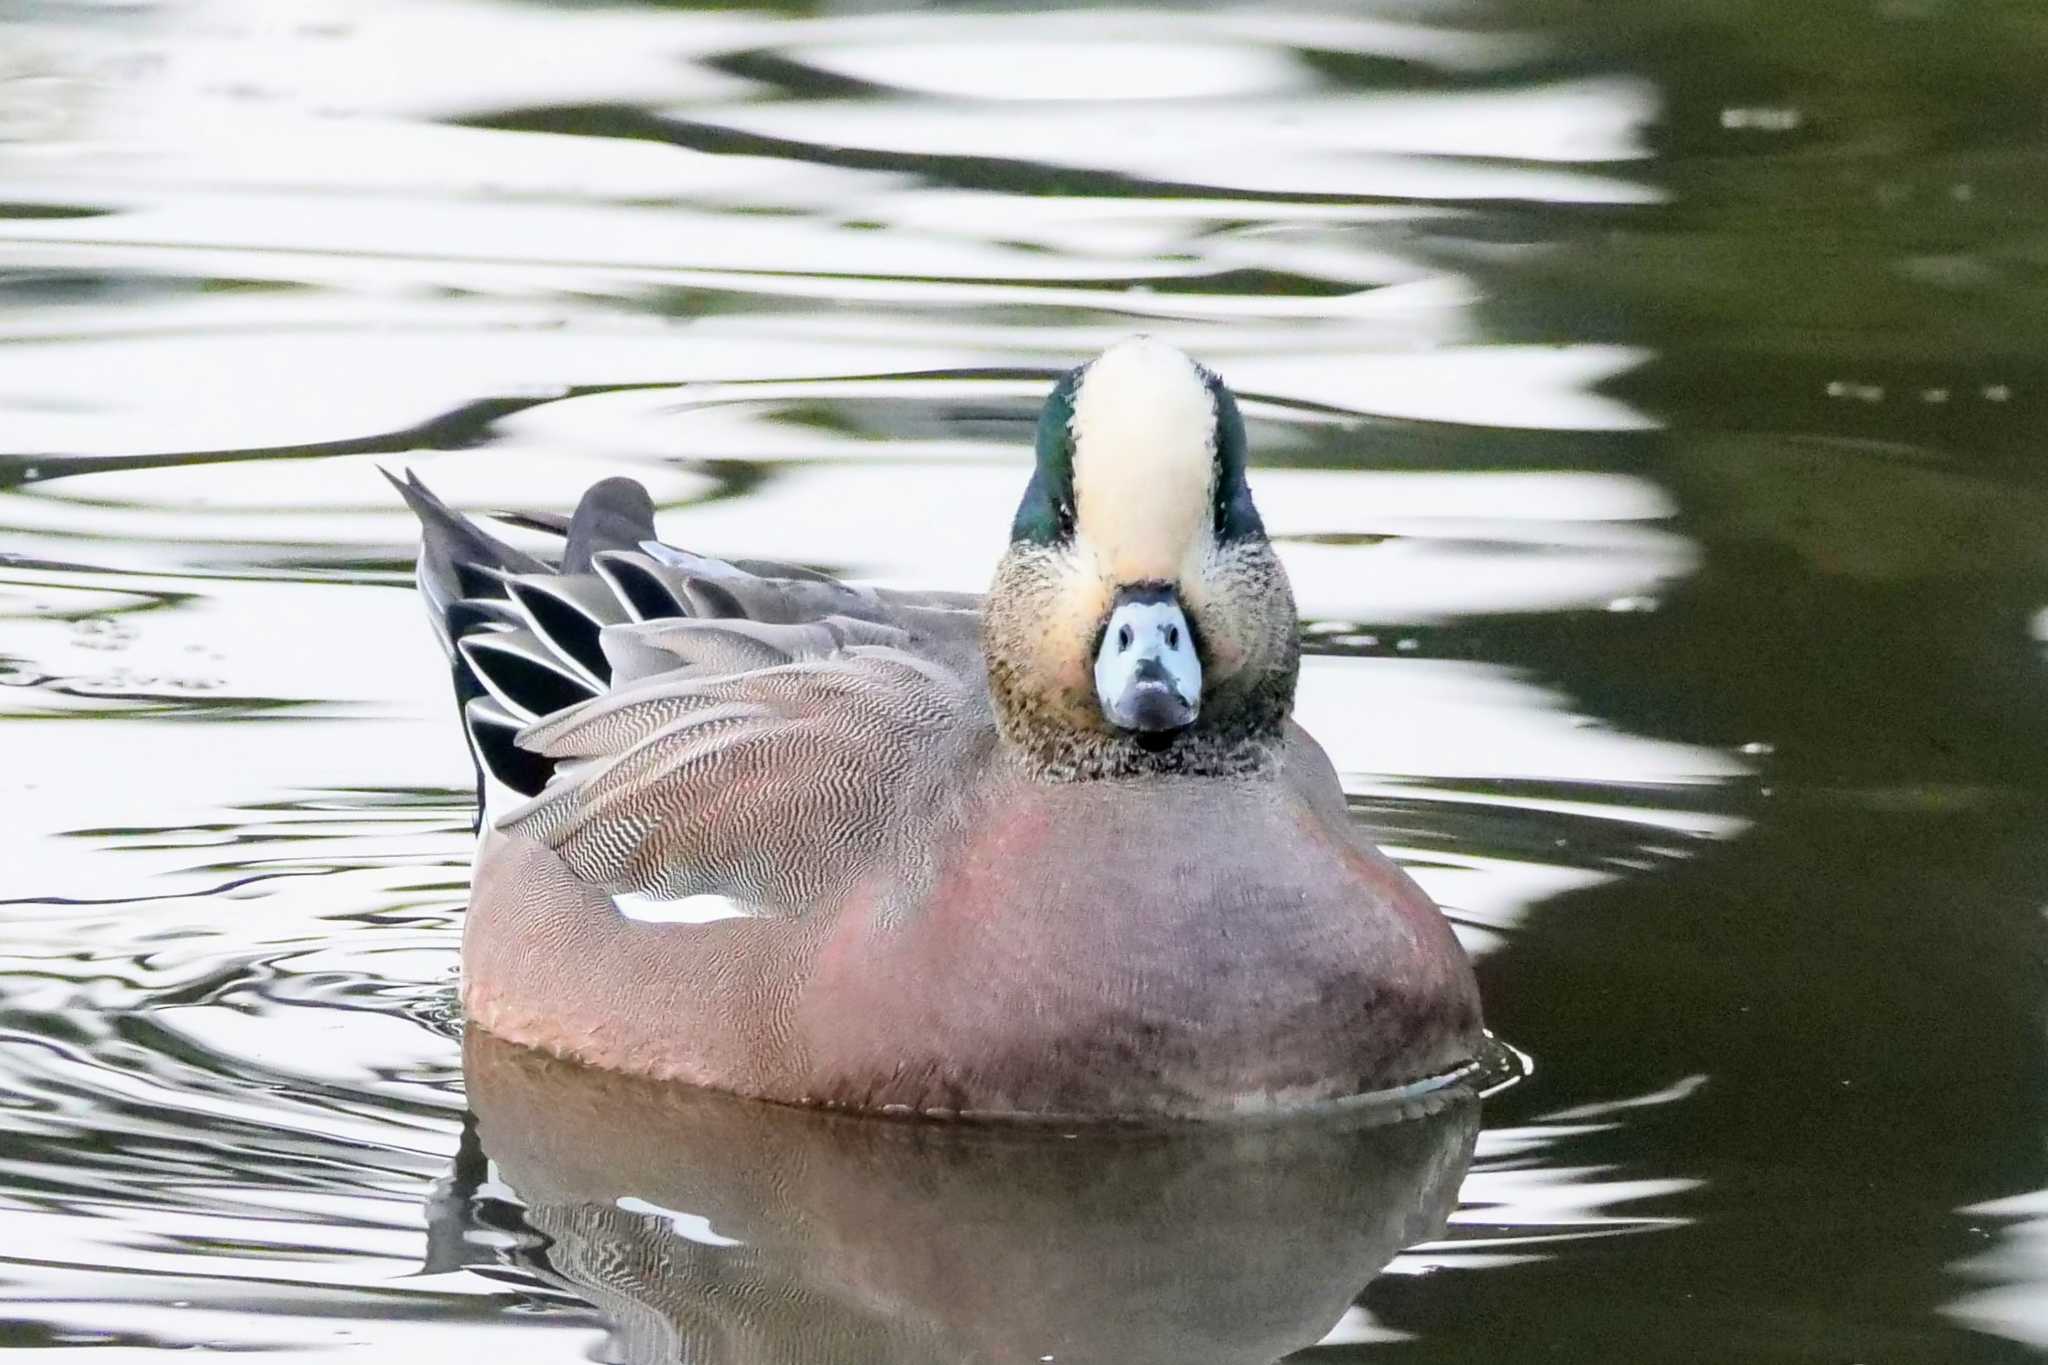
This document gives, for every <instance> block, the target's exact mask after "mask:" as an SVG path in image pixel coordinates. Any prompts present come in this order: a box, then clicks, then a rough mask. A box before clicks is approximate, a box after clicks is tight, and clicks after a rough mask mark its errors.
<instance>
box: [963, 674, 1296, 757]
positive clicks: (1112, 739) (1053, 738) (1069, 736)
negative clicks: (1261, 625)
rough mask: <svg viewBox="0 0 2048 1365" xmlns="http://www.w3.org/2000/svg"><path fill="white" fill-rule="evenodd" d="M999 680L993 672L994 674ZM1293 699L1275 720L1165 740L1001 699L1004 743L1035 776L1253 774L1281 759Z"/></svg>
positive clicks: (999, 710)
mask: <svg viewBox="0 0 2048 1365" xmlns="http://www.w3.org/2000/svg"><path fill="white" fill-rule="evenodd" d="M991 681H992V682H993V675H991ZM1286 719H1287V711H1286V709H1285V704H1284V703H1283V704H1282V708H1281V709H1280V710H1279V711H1278V712H1277V720H1276V721H1275V723H1273V724H1271V725H1264V724H1261V725H1258V726H1256V727H1246V728H1240V727H1237V726H1222V725H1210V726H1206V727H1205V726H1202V725H1199V724H1198V725H1196V726H1193V727H1191V728H1189V729H1188V730H1186V731H1184V732H1182V733H1180V734H1178V735H1176V736H1174V737H1173V738H1172V739H1171V740H1169V741H1167V742H1165V743H1163V744H1162V743H1149V744H1148V743H1144V742H1141V741H1140V740H1139V739H1138V738H1137V737H1136V736H1133V735H1130V734H1125V733H1122V732H1119V731H1099V730H1077V729H1075V728H1073V727H1072V726H1070V725H1065V724H1061V723H1059V722H1057V721H1056V720H1052V719H1050V718H1048V717H1046V716H1045V715H1043V714H1042V713H1040V712H1036V711H1034V710H1032V709H1031V708H1029V707H1019V706H1005V705H1004V704H1003V701H1002V699H1001V697H1000V695H998V696H997V700H996V721H997V725H998V727H999V728H1000V730H1001V732H1002V739H1003V749H1004V751H1005V752H1006V753H1007V754H1008V755H1009V757H1010V758H1011V760H1012V761H1013V762H1014V763H1016V764H1017V766H1018V767H1019V768H1021V769H1022V770H1023V771H1024V772H1025V773H1026V774H1028V775H1029V776H1030V777H1031V778H1032V779H1033V780H1035V781H1040V782H1093V781H1103V780H1107V779H1113V778H1127V777H1167V776H1174V777H1250V776H1255V775H1257V774H1259V773H1262V772H1265V771H1268V770H1269V769H1270V768H1271V767H1272V766H1273V765H1274V764H1275V763H1276V762H1277V761H1278V759H1279V755H1280V747H1281V741H1282V735H1283V730H1284V727H1285V724H1286Z"/></svg>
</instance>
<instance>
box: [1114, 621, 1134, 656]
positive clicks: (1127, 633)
mask: <svg viewBox="0 0 2048 1365" xmlns="http://www.w3.org/2000/svg"><path fill="white" fill-rule="evenodd" d="M1131 639H1132V636H1131V628H1130V627H1129V626H1121V627H1119V628H1118V629H1117V633H1116V647H1117V648H1118V649H1120V650H1123V649H1129V648H1130V647H1131Z"/></svg>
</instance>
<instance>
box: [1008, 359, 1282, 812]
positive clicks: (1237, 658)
mask: <svg viewBox="0 0 2048 1365" xmlns="http://www.w3.org/2000/svg"><path fill="white" fill-rule="evenodd" d="M985 611H986V628H985V643H986V649H987V654H988V666H989V684H990V688H991V691H992V693H993V695H994V698H995V703H996V712H997V717H998V719H999V721H1000V723H1001V727H1002V733H1003V737H1004V739H1005V741H1006V742H1007V743H1008V744H1009V745H1010V746H1011V747H1013V748H1014V749H1016V750H1018V751H1019V752H1020V753H1021V754H1022V755H1023V756H1024V757H1025V759H1026V760H1027V761H1028V762H1030V763H1031V764H1032V765H1033V766H1034V767H1035V768H1036V770H1037V771H1039V772H1040V773H1042V774H1044V775H1048V776H1055V777H1092V776H1118V775H1123V774H1129V773H1139V772H1158V771H1238V770H1243V769H1245V768H1247V767H1249V766H1253V765H1256V764H1257V763H1259V762H1261V761H1263V759H1264V757H1265V756H1266V755H1268V754H1269V753H1270V752H1271V750H1272V746H1273V744H1274V742H1275V741H1277V740H1278V738H1279V737H1280V733H1281V730H1282V727H1283V726H1284V725H1285V724H1286V720H1287V715H1288V712H1289V711H1290V710H1291V709H1292V707H1293V703H1294V682H1295V676H1296V674H1297V672H1298V671H1299V668H1300V653H1299V646H1298V643H1297V623H1296V618H1295V610H1294V597H1293V594H1292V593H1291V592H1290V591H1289V590H1288V586H1287V575H1286V573H1285V571H1284V570H1282V568H1281V567H1280V561H1279V558H1278V557H1277V556H1276V555H1275V554H1274V553H1273V547H1272V544H1271V543H1270V542H1269V541H1268V540H1267V539H1266V530H1265V527H1264V525H1263V524H1262V523H1261V522H1260V520H1259V513H1258V509H1257V508H1256V507H1254V506H1253V505H1252V495H1251V489H1250V487H1249V486H1248V485H1247V484H1246V482H1245V435H1244V419H1243V418H1242V417H1241V416H1240V415H1239V414H1238V410H1237V400H1236V399H1235V398H1233V397H1232V396H1231V393H1230V390H1229V389H1227V388H1225V387H1224V385H1223V381H1222V380H1220V379H1218V378H1217V377H1216V376H1215V375H1213V374H1211V373H1210V372H1209V371H1208V370H1205V369H1203V368H1202V367H1201V366H1200V365H1197V364H1196V363H1195V362H1194V361H1192V360H1190V359H1189V358H1188V357H1187V356H1185V355H1183V354H1181V352H1179V351H1177V350H1175V349H1174V348H1173V347H1171V346H1168V345H1166V344H1165V343H1163V342H1160V341H1155V340H1152V339H1151V338H1149V337H1136V338H1133V339H1131V340H1129V341H1125V342H1121V343H1119V344H1118V345H1116V346H1113V347H1111V348H1110V349H1109V350H1107V351H1105V352H1103V353H1102V354H1101V355H1100V356H1098V357H1096V359H1094V360H1092V361H1090V362H1089V363H1088V364H1086V365H1083V366H1081V367H1080V368H1078V369H1075V370H1072V371H1070V372H1068V373H1067V374H1066V375H1064V376H1062V377H1061V379H1060V381H1059V383H1058V384H1057V385H1055V386H1054V388H1053V391H1052V396H1051V397H1050V398H1048V399H1047V400H1046V404H1045V410H1044V413H1043V414H1042V415H1041V416H1040V418H1039V421H1038V446H1037V466H1036V468H1035V469H1034V470H1033V471H1032V475H1031V483H1030V485H1029V486H1028V487H1027V488H1026V489H1025V490H1024V500H1023V502H1022V503H1021V504H1020V505H1019V506H1018V508H1017V517H1016V520H1015V522H1014V523H1013V525H1012V527H1011V531H1010V548H1009V552H1008V553H1007V554H1005V555H1004V556H1003V562H1002V564H1001V566H1000V567H999V568H998V569H997V571H996V578H995V583H994V585H993V587H992V588H991V589H990V591H989V596H988V601H987V606H986V609H985Z"/></svg>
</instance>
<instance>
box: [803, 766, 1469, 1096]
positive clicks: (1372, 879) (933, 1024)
mask: <svg viewBox="0 0 2048 1365" xmlns="http://www.w3.org/2000/svg"><path fill="white" fill-rule="evenodd" d="M935 867H936V874H935V876H934V877H933V878H932V880H931V883H930V885H929V889H928V890H927V891H925V892H924V893H922V894H921V895H920V896H919V898H918V899H917V902H916V903H915V904H913V905H909V906H906V905H904V904H903V903H902V901H901V897H900V896H899V895H896V894H893V892H894V890H895V889H894V888H890V887H888V886H886V885H880V884H878V885H877V886H875V887H873V888H870V889H868V890H866V891H864V892H863V893H861V894H860V895H858V896H857V897H856V898H855V900H854V902H853V903H851V904H848V905H847V906H845V907H844V911H843V913H842V914H841V915H840V917H839V919H838V922H837V924H836V925H835V927H834V929H833V930H832V932H831V933H830V934H829V935H828V937H827V939H826V941H825V943H824V944H823V946H822V950H821V954H820V957H819V959H818V961H817V963H816V966H815V972H814V975H813V977H812V979H811V980H810V982H809V983H808V984H807V986H806V987H805V989H804V991H803V996H802V998H801V999H800V1000H799V1002H798V1004H797V1018H798V1028H799V1030H800V1032H801V1033H802V1034H803V1035H804V1036H805V1038H806V1042H807V1044H808V1047H807V1049H806V1050H807V1051H808V1053H809V1055H810V1059H811V1065H812V1067H813V1069H814V1071H813V1082H812V1084H813V1087H814V1088H815V1089H816V1090H817V1091H818V1092H819V1094H818V1096H817V1097H818V1098H823V1099H832V1100H839V1101H844V1102H847V1103H852V1104H858V1105H862V1106H864V1107H872V1106H880V1105H892V1104H897V1105H906V1106H909V1107H911V1108H913V1109H933V1108H938V1109H971V1110H1012V1111H1031V1112H1062V1113H1103V1112H1116V1113H1213V1112H1218V1111H1240V1110H1255V1109H1262V1108H1278V1107H1288V1106H1293V1105H1297V1104H1303V1103H1312V1102H1316V1101H1320V1100H1327V1099H1331V1098H1336V1097H1339V1096H1343V1095H1347V1094H1354V1093H1358V1092H1362V1091H1370V1090H1375V1089H1381V1088H1384V1087H1386V1086H1389V1085H1395V1084H1401V1083H1404V1082H1407V1081H1410V1080H1414V1079H1417V1078H1419V1077H1422V1076H1426V1075H1430V1074H1434V1073H1437V1072H1441V1071H1443V1070H1446V1069H1449V1068H1451V1067H1454V1066H1456V1065H1458V1064H1459V1063H1461V1062H1463V1061H1465V1060H1468V1059H1469V1058H1471V1057H1472V1056H1473V1055H1474V1053H1475V1051H1476V1049H1477V1046H1478V1039H1479V1027H1480V1020H1479V1005H1478V996H1477V991H1476V988H1475V987H1474V984H1473V980H1472V974H1471V968H1470V965H1469V963H1468V962H1467V960H1466V957H1465V955H1464V952H1463V950H1462V949H1461V948H1460V947H1459V945H1458V943H1457V940H1456V938H1455V937H1454V936H1453V935H1452V933H1451V931H1450V927H1449V925H1448V924H1447V923H1446V922H1445V921H1444V919H1443V917H1442V915H1441V914H1440V913H1439V912H1438V911H1437V910H1436V908H1435V907H1434V906H1433V905H1431V904H1430V902H1429V899H1428V897H1427V896H1425V895H1424V894H1423V892H1422V891H1421V890H1420V889H1419V888H1418V887H1417V886H1416V885H1415V883H1414V882H1413V881H1411V880H1410V879H1409V878H1408V877H1407V876H1406V874H1404V873H1403V872H1401V870H1400V869H1399V868H1397V867H1396V866H1395V865H1394V864H1393V863H1392V862H1391V861H1389V860H1388V859H1387V858H1386V857H1385V856H1384V855H1382V854H1380V853H1379V852H1377V851H1376V850H1374V849H1373V848H1371V846H1370V845H1369V844H1367V843H1365V842H1364V841H1363V840H1362V839H1360V838H1358V837H1357V836H1356V835H1354V834H1353V833H1352V832H1351V830H1350V829H1349V827H1348V825H1347V824H1346V823H1345V822H1344V820H1343V818H1342V815H1341V805H1339V806H1338V808H1337V810H1336V812H1335V813H1334V814H1333V810H1332V808H1331V806H1330V804H1329V803H1328V802H1326V801H1323V800H1320V799H1314V798H1312V797H1310V796H1308V795H1305V794H1304V793H1303V792H1302V791H1301V790H1300V789H1299V787H1298V785H1297V784H1294V783H1290V782H1288V781H1276V780H1191V779H1186V778H1179V779H1172V780H1153V781H1133V782H1127V783H1087V784H1069V785H1051V786H1044V785H1034V784H1017V785H1015V786H1011V787H1007V788H1004V789H1002V790H999V791H996V792H993V793H992V794H991V795H990V796H989V798H988V799H987V800H986V801H985V802H984V803H982V805H981V806H980V808H979V809H978V810H977V811H976V812H975V816H974V819H973V820H972V821H971V827H970V828H968V829H966V830H964V831H962V832H960V833H958V834H956V835H954V836H951V837H950V838H949V839H947V840H946V842H945V843H944V844H943V845H942V846H941V847H940V848H939V849H937V850H936V863H935Z"/></svg>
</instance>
